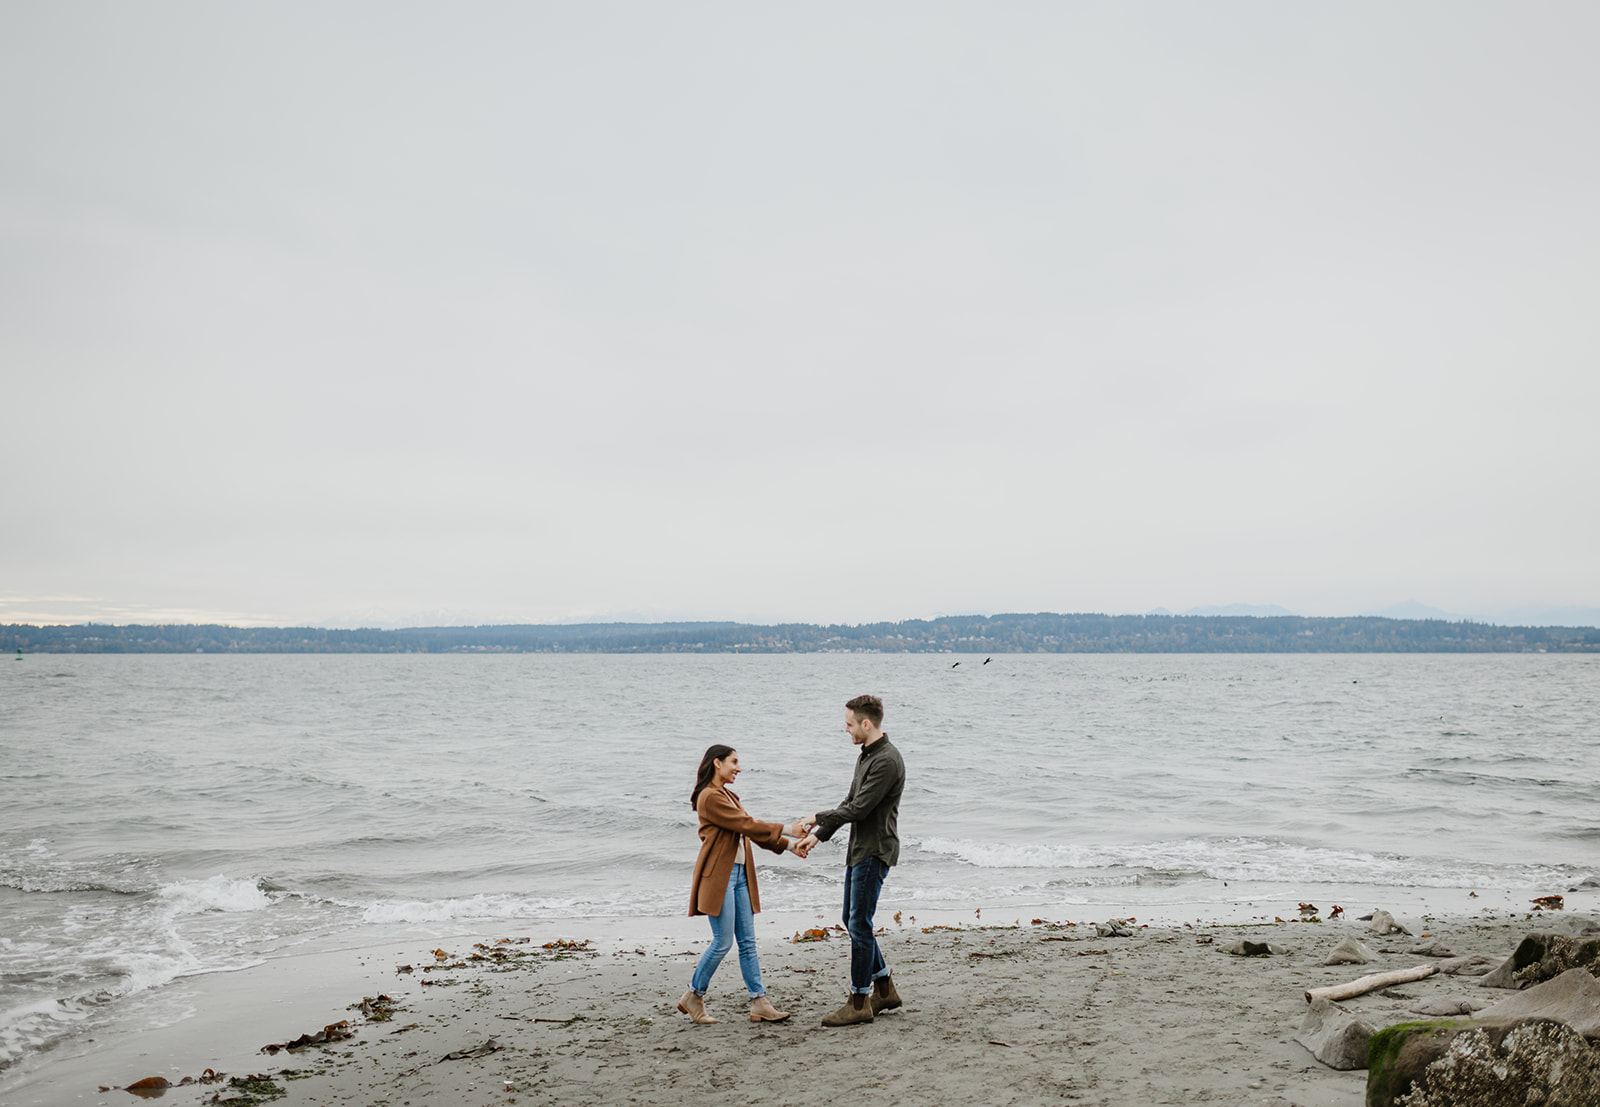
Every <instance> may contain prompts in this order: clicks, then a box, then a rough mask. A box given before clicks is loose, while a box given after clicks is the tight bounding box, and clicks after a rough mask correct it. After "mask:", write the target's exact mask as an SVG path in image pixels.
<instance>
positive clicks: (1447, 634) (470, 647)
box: [0, 613, 1600, 653]
mask: <svg viewBox="0 0 1600 1107" xmlns="http://www.w3.org/2000/svg"><path fill="white" fill-rule="evenodd" d="M0 648H3V649H4V650H5V651H6V652H7V653H10V652H12V651H15V650H21V651H23V652H24V653H28V652H38V653H820V652H829V651H835V652H850V651H868V652H874V653H1519V652H1532V651H1540V650H1544V651H1549V652H1564V653H1573V652H1600V629H1595V628H1593V627H1502V626H1492V625H1489V624H1487V623H1470V622H1461V623H1453V622H1447V621H1445V620H1442V619H1385V618H1378V617H1372V616H1361V617H1357V618H1349V619H1325V618H1309V617H1303V616H1298V615H1283V616H1271V617H1267V618H1259V617H1254V616H1241V615H1052V614H1047V613H1041V614H1036V615H993V616H983V615H971V616H959V617H953V618H947V619H911V620H907V621H905V622H900V623H867V624H863V625H861V626H842V625H839V626H816V625H813V624H811V623H784V624H780V625H777V626H752V625H749V624H745V623H585V624H581V625H573V626H537V625H532V626H481V627H413V628H409V629H405V630H325V629H320V628H316V627H226V626H191V625H177V626H123V627H118V626H101V625H98V624H87V625H84V626H43V627H40V626H27V625H16V626H3V627H0Z"/></svg>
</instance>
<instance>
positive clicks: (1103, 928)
mask: <svg viewBox="0 0 1600 1107" xmlns="http://www.w3.org/2000/svg"><path fill="white" fill-rule="evenodd" d="M1094 932H1095V933H1096V934H1098V935H1099V936H1100V937H1102V938H1131V937H1133V931H1131V930H1129V929H1128V928H1127V927H1125V926H1123V925H1122V923H1121V922H1120V921H1118V920H1117V919H1112V920H1111V921H1110V922H1103V923H1095V924H1094Z"/></svg>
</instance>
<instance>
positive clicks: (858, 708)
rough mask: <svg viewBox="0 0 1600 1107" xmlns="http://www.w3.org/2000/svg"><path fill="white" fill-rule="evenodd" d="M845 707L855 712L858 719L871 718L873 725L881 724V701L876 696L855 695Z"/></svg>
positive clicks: (879, 725)
mask: <svg viewBox="0 0 1600 1107" xmlns="http://www.w3.org/2000/svg"><path fill="white" fill-rule="evenodd" d="M845 707H847V708H849V709H850V710H851V711H854V712H855V713H856V718H858V719H871V720H872V725H873V726H875V727H881V726H883V701H882V700H880V699H879V698H878V697H877V696H857V697H856V698H855V699H853V700H851V701H850V702H849V703H847V704H845Z"/></svg>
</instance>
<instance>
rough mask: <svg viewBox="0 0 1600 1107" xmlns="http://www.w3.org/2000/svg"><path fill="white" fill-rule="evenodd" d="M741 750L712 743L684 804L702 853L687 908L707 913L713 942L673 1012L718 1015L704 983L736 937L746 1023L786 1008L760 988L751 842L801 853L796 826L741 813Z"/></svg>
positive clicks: (705, 1018)
mask: <svg viewBox="0 0 1600 1107" xmlns="http://www.w3.org/2000/svg"><path fill="white" fill-rule="evenodd" d="M739 771H740V770H739V754H738V753H737V752H736V751H735V750H734V748H733V747H732V746H712V747H711V748H710V749H708V750H706V755H705V756H704V757H702V758H701V759H700V772H699V775H698V776H697V777H696V778H695V782H694V791H693V792H691V793H690V795H689V805H690V806H691V807H693V808H694V809H695V811H696V812H697V813H698V814H699V816H700V855H699V856H698V857H696V858H695V859H694V879H693V881H692V882H691V884H690V887H689V914H690V915H706V916H709V918H710V919H711V944H710V945H709V946H707V947H706V951H705V952H704V953H702V954H701V955H700V961H699V963H698V964H697V965H695V969H694V979H693V980H692V981H691V982H690V984H689V990H688V991H687V992H684V993H683V998H682V999H680V1000H679V1001H678V1010H680V1011H682V1012H683V1013H684V1014H686V1015H688V1016H689V1017H690V1018H691V1019H693V1020H694V1021H695V1022H698V1023H713V1022H716V1021H717V1020H716V1019H714V1018H712V1017H711V1016H710V1014H708V1013H707V1012H706V1004H705V994H706V988H707V987H709V986H710V984H711V974H712V973H714V972H716V971H717V966H718V965H719V964H721V963H722V958H723V957H724V956H725V955H726V954H727V952H728V951H729V950H730V949H732V948H733V943H734V942H735V940H737V941H738V943H739V969H740V971H741V972H743V973H744V986H745V987H746V988H747V989H749V992H750V1021H751V1022H780V1021H782V1020H783V1019H786V1018H788V1017H789V1012H787V1011H780V1010H778V1009H777V1008H776V1007H774V1006H772V1003H771V1001H769V1000H768V999H767V990H766V989H765V988H763V987H762V986H761V961H760V958H759V957H758V956H757V954H756V923H755V914H756V912H757V911H760V910H761V894H760V892H759V891H758V890H757V888H756V870H755V862H754V858H753V855H752V853H751V851H750V843H752V842H754V843H755V844H756V845H758V846H760V847H761V848H762V849H768V850H771V851H772V852H773V853H783V852H784V851H785V850H787V851H788V852H790V853H793V854H794V855H795V856H797V857H804V856H805V853H803V852H801V849H800V840H801V839H802V838H804V837H805V835H804V833H803V832H802V831H801V830H800V828H799V827H796V826H785V825H783V824H782V823H763V822H757V821H756V820H755V819H752V818H751V817H750V816H749V815H747V814H746V813H745V810H744V808H743V807H742V806H741V805H740V803H739V797H738V796H736V795H734V794H733V793H732V792H730V791H729V790H728V785H729V784H732V783H733V778H734V777H736V776H738V775H739Z"/></svg>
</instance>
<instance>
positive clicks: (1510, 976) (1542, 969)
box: [1478, 932, 1600, 988]
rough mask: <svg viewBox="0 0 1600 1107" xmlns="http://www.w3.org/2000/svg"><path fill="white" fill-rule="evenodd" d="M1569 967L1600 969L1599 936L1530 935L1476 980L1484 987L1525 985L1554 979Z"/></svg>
mask: <svg viewBox="0 0 1600 1107" xmlns="http://www.w3.org/2000/svg"><path fill="white" fill-rule="evenodd" d="M1568 969H1585V970H1587V971H1588V972H1590V973H1597V972H1600V938H1579V937H1573V936H1570V935H1567V934H1553V933H1549V932H1545V933H1539V934H1529V935H1528V936H1527V937H1526V938H1524V939H1522V942H1521V944H1519V945H1518V946H1517V949H1516V952H1515V953H1513V954H1512V955H1511V956H1510V957H1508V958H1506V960H1505V962H1504V963H1503V964H1502V965H1501V966H1500V967H1499V968H1497V969H1495V970H1494V971H1493V972H1491V973H1490V974H1489V975H1488V976H1485V977H1484V978H1483V979H1482V980H1480V981H1479V982H1478V983H1479V984H1480V985H1481V986H1482V987H1485V988H1526V987H1528V986H1529V985H1530V984H1543V983H1544V982H1545V981H1546V980H1554V979H1555V978H1556V977H1558V976H1560V975H1561V974H1562V973H1564V972H1566V971H1567V970H1568Z"/></svg>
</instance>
